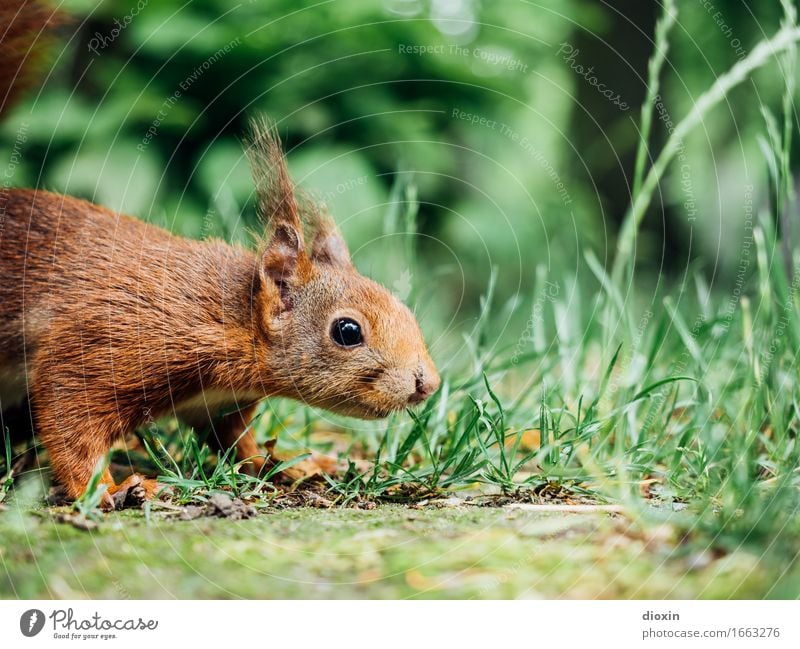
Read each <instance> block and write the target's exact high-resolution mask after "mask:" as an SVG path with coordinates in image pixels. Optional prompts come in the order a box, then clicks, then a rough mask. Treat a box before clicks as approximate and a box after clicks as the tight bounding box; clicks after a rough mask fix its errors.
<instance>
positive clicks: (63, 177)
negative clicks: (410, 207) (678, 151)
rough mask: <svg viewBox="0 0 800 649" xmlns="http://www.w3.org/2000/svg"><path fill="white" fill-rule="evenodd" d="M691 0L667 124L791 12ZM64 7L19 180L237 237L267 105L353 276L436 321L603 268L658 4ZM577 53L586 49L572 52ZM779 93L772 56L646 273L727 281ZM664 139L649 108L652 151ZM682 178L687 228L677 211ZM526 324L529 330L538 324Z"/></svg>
mask: <svg viewBox="0 0 800 649" xmlns="http://www.w3.org/2000/svg"><path fill="white" fill-rule="evenodd" d="M678 4H679V9H680V20H679V26H680V28H679V29H677V30H675V34H674V36H673V41H674V42H673V44H672V47H671V50H670V56H669V59H668V65H667V69H666V79H665V82H664V89H663V95H664V98H663V101H664V105H665V106H666V108H667V110H668V115H669V117H670V118H671V119H672V120H673V121H675V122H676V121H678V120H679V119H680V117H681V116H683V115H684V114H685V113H686V112H687V111H688V110H689V108H690V107H691V105H692V102H693V100H694V99H696V97H697V96H698V95H699V93H700V92H702V91H703V90H704V89H705V88H707V87H708V85H709V84H710V83H711V82H712V81H713V79H714V78H715V76H716V75H718V74H720V73H721V72H723V71H724V70H725V69H727V68H728V67H730V65H732V64H733V63H735V62H736V60H737V57H738V56H739V54H740V51H747V50H748V48H749V47H751V46H752V45H753V43H754V42H755V41H757V40H758V39H759V38H761V37H762V35H763V34H765V33H766V34H769V33H772V32H773V31H774V30H775V29H776V28H777V26H778V23H779V20H780V7H779V5H778V3H759V4H758V5H757V4H756V3H750V4H749V6H748V4H747V3H741V2H732V1H731V2H723V1H722V0H718V1H717V2H715V3H705V5H704V4H703V3H695V2H680V3H678ZM773 4H774V6H772V5H773ZM707 5H710V7H711V8H710V9H709V6H707ZM64 7H65V9H66V10H67V11H68V12H69V13H70V15H71V16H72V22H71V23H70V24H68V25H66V26H65V27H64V28H62V38H61V40H60V46H59V47H58V48H56V50H55V51H54V52H53V63H52V68H51V71H50V72H49V74H48V75H47V78H46V79H45V82H44V84H43V86H42V89H41V90H40V91H39V92H33V93H30V95H29V96H28V97H27V98H26V101H25V103H24V104H23V105H21V106H19V107H18V108H17V110H16V111H15V112H14V113H13V114H12V115H11V116H10V117H9V119H7V120H6V122H5V123H4V124H3V125H2V133H1V137H2V142H3V144H4V145H11V144H13V143H14V142H15V139H18V133H19V132H20V129H21V128H24V129H25V133H26V139H25V143H24V154H23V156H22V158H21V163H20V164H19V165H18V166H17V167H16V168H15V169H14V174H13V178H12V180H11V182H12V183H13V184H15V185H27V186H38V187H43V188H48V189H53V190H57V191H62V192H69V193H71V194H75V195H78V196H83V197H86V198H89V199H92V200H94V201H97V202H99V203H102V204H104V205H107V206H110V207H112V208H115V209H119V210H123V211H126V212H129V213H133V214H135V215H138V216H140V217H142V218H145V219H148V220H150V221H152V222H155V223H158V224H161V225H164V226H165V227H168V228H170V229H172V230H174V231H176V232H180V233H182V234H185V235H188V236H193V237H206V236H223V237H226V238H229V239H234V240H239V241H245V240H247V238H248V235H247V228H252V227H254V226H255V219H254V216H253V200H252V198H253V197H252V186H251V183H250V179H249V172H248V170H247V167H246V164H245V160H244V157H243V155H242V149H241V144H240V138H241V136H242V134H243V132H244V130H245V128H246V122H247V117H248V115H250V114H252V113H255V112H259V111H263V112H266V113H267V114H269V115H270V116H271V117H272V118H273V119H274V120H275V121H276V122H277V125H278V128H279V131H280V133H281V134H282V136H283V137H284V140H285V143H286V146H287V149H288V150H289V161H290V166H291V167H292V169H293V171H294V174H295V176H296V178H297V180H298V181H299V182H300V183H301V184H302V185H303V186H304V187H306V188H307V189H309V190H311V191H313V192H314V193H316V194H317V195H319V196H320V197H322V198H323V199H324V200H325V201H326V203H328V205H329V207H330V209H331V211H332V213H333V214H334V216H335V217H336V219H337V221H338V222H339V223H340V224H341V226H342V228H343V230H344V232H345V235H346V237H347V239H348V241H349V242H350V244H351V247H352V248H353V250H354V251H355V259H356V262H357V263H358V265H359V266H360V267H361V268H362V269H363V270H364V271H365V272H367V273H369V274H372V275H374V276H376V277H377V278H378V279H381V280H383V281H385V282H386V283H388V284H389V285H390V286H392V285H394V284H397V283H399V285H405V284H411V285H413V286H416V287H418V288H422V289H424V288H425V287H427V288H428V289H430V288H431V287H432V286H435V289H436V291H435V295H434V294H433V293H432V292H431V291H430V290H429V291H428V292H427V293H426V292H425V291H424V290H422V291H421V292H420V293H418V294H415V295H416V297H417V298H418V308H419V309H420V310H421V311H422V312H423V315H424V316H425V318H428V319H431V320H433V321H434V322H435V323H436V327H437V328H438V330H439V331H440V332H441V331H444V330H448V331H451V330H455V331H458V330H459V329H461V328H463V327H462V325H464V324H470V323H473V322H474V318H475V317H476V314H477V311H478V296H479V295H480V294H481V293H482V292H483V291H484V290H485V287H486V284H487V282H488V278H489V275H490V273H491V269H492V267H495V266H496V267H498V278H497V294H498V296H499V297H501V298H513V297H514V296H515V295H523V296H525V297H526V298H530V296H531V295H533V294H534V292H535V290H536V288H535V287H536V286H537V283H536V277H537V268H538V269H539V270H538V275H539V277H540V279H541V278H542V277H548V276H549V277H558V278H565V277H566V278H568V279H569V278H572V279H574V280H580V278H581V277H587V276H590V272H589V270H588V269H587V266H586V263H585V260H584V256H583V255H584V252H585V251H586V250H592V251H593V252H594V254H595V255H596V256H597V258H598V259H599V260H600V261H601V262H603V263H607V262H608V261H609V258H610V255H611V251H613V245H614V236H615V232H616V228H617V225H618V223H619V220H620V218H621V216H622V214H623V213H624V211H625V209H626V206H627V205H626V199H627V198H628V196H626V191H628V192H629V190H628V189H627V183H628V178H629V177H630V174H631V169H632V157H631V156H632V154H633V151H634V150H635V146H636V136H637V130H636V121H637V120H638V115H639V104H640V102H641V100H642V98H643V96H644V89H645V88H644V86H645V76H646V75H645V69H646V62H647V57H648V56H649V54H650V52H651V47H652V46H651V42H650V38H651V36H652V27H653V22H654V20H655V15H656V8H657V7H656V5H655V3H641V2H631V1H628V2H626V1H617V2H609V3H604V4H602V5H598V4H597V3H593V2H589V1H580V0H566V1H565V0H561V1H558V0H545V1H544V2H541V3H536V4H532V3H527V2H519V1H517V0H506V1H501V2H489V1H488V0H483V1H481V0H383V1H379V0H331V1H327V2H319V3H317V2H306V1H303V2H297V1H289V0H271V1H269V2H267V1H266V0H264V1H257V0H254V1H250V2H242V3H239V4H231V3H228V2H224V1H223V0H191V1H190V2H184V0H158V1H156V0H149V1H147V0H124V1H119V0H118V1H115V2H101V3H95V2H89V1H88V0H69V1H68V2H66V3H65V4H64ZM712 9H713V11H712ZM715 12H720V13H719V15H716V13H715ZM734 39H735V41H736V42H734ZM565 44H566V45H567V46H568V47H569V48H572V49H571V50H569V51H577V53H576V55H575V57H574V58H573V59H572V62H571V63H570V62H569V61H567V56H566V54H565V53H564V51H565V48H564V47H562V46H563V45H565ZM577 65H581V66H583V68H586V67H588V66H590V65H591V66H593V71H592V74H593V75H596V77H597V79H599V80H600V81H602V82H603V83H604V84H606V85H607V86H608V87H609V88H611V89H613V90H614V91H615V92H616V93H618V94H619V95H620V96H621V97H622V98H623V99H624V100H625V102H626V103H627V104H628V105H629V106H630V108H629V109H628V110H620V109H619V108H618V107H615V106H613V105H612V104H611V103H610V102H609V101H608V100H607V99H606V98H605V97H603V96H602V95H601V94H600V93H599V92H598V91H597V89H596V88H595V87H593V86H592V85H591V84H590V83H589V81H588V80H587V77H588V75H581V74H579V73H578V72H576V67H575V66H577ZM583 68H582V69H583ZM782 89H783V80H782V79H781V75H780V69H779V67H778V66H777V65H776V66H773V67H772V68H771V69H769V70H767V71H765V72H763V73H761V74H760V75H759V76H758V77H757V78H756V80H755V81H754V83H753V84H747V87H744V88H742V89H740V90H737V91H736V93H735V94H734V95H733V96H732V98H731V99H730V101H729V102H728V103H727V106H726V108H725V109H724V110H722V109H720V110H717V111H716V112H714V113H713V116H712V119H709V120H707V122H706V123H705V124H704V127H705V128H703V129H700V130H699V131H698V132H697V134H696V135H695V136H693V137H692V138H690V140H689V141H687V143H686V165H687V167H686V169H683V167H682V166H681V165H677V166H676V167H675V168H674V170H673V173H672V175H671V176H670V178H668V179H667V181H666V182H665V183H664V186H663V190H664V193H663V195H662V196H661V201H660V204H659V205H658V206H657V207H656V208H654V209H653V210H652V214H651V215H650V216H649V217H648V225H647V226H646V228H645V232H644V233H643V236H642V237H641V239H640V242H639V255H640V258H641V259H640V262H641V263H642V265H643V266H644V267H645V269H646V270H648V269H649V270H650V271H651V272H657V271H660V270H662V265H664V264H665V263H666V265H667V266H669V261H670V260H672V262H677V263H678V264H679V267H678V268H676V267H675V265H674V263H673V265H672V267H671V268H668V269H671V270H673V271H674V270H681V269H682V266H683V265H685V263H686V261H687V260H691V259H699V260H700V261H699V265H700V266H703V267H705V268H706V269H708V270H709V271H712V272H715V273H719V274H720V275H721V276H723V277H724V276H725V275H726V273H728V274H732V273H733V272H735V264H736V260H737V258H738V256H737V241H738V240H740V238H741V236H742V233H743V231H742V228H741V221H742V209H743V208H742V202H743V198H742V196H743V192H744V189H743V187H744V185H745V184H748V185H753V186H755V188H756V189H755V192H754V195H755V196H756V197H757V199H756V200H757V202H761V203H763V202H765V201H766V197H765V195H764V194H765V192H764V191H760V189H763V185H764V178H765V173H764V164H763V160H762V158H761V157H760V153H759V151H758V145H757V139H756V136H757V135H758V134H759V133H762V132H763V120H762V119H761V117H760V114H759V110H758V103H757V101H755V100H754V97H756V96H758V97H759V98H760V99H761V100H762V101H763V102H764V103H765V104H767V105H770V106H777V105H778V102H779V101H780V93H781V92H782ZM776 112H779V111H776ZM666 133H667V126H666V124H665V120H659V119H656V135H655V137H654V143H655V144H657V143H658V142H660V141H663V139H664V136H665V135H666ZM687 169H688V171H687ZM406 171H407V172H411V174H412V175H413V181H412V183H413V190H411V189H410V188H411V187H412V185H411V184H409V182H408V178H406V179H405V180H402V181H401V182H400V183H399V184H398V178H399V177H404V176H406V174H404V173H401V172H406ZM685 174H688V176H689V181H688V182H689V187H690V193H691V198H692V200H693V201H694V206H695V207H696V209H697V211H698V214H699V215H700V216H699V218H697V220H696V221H690V220H688V219H687V218H686V207H685V203H686V198H687V196H686V195H687V189H686V188H687V185H686V182H687V181H686V178H685V177H684V176H685ZM393 187H395V191H394V192H393V190H392V188H393ZM398 188H399V189H398ZM403 188H406V189H408V191H405V190H403ZM405 200H418V201H419V212H418V218H417V219H416V223H415V227H416V228H418V229H419V231H420V233H421V234H422V235H423V236H420V237H417V238H415V240H414V244H413V248H414V253H415V255H417V259H418V263H417V264H416V266H415V268H409V267H406V268H405V269H404V268H403V262H402V260H401V261H400V262H396V263H388V262H387V251H388V253H390V256H391V254H395V253H396V251H397V250H408V248H409V247H408V246H407V245H406V241H405V239H406V236H405V235H403V234H402V232H403V229H404V228H405V227H406V226H407V225H408V224H407V223H404V222H403V221H402V219H394V220H393V221H392V222H391V223H389V222H388V220H387V215H388V214H390V213H391V212H392V210H393V209H394V210H395V211H397V210H398V208H397V206H394V207H393V206H392V204H393V203H394V202H396V201H401V202H402V201H405ZM756 207H758V205H756ZM400 211H402V210H400ZM690 238H691V244H690V243H689V241H690ZM400 241H402V243H403V245H397V244H398V243H399V242H400ZM676 251H677V252H676ZM678 253H680V254H678ZM729 253H731V254H729ZM395 256H396V254H395ZM431 279H435V280H436V281H435V283H434V284H433V285H432V283H431V282H430V281H429V280H431ZM540 284H541V282H540ZM401 288H402V286H401ZM712 288H713V287H712ZM562 290H566V291H569V290H570V289H569V287H568V286H567V287H562ZM401 292H402V291H401ZM434 302H435V304H434ZM513 317H519V318H521V320H520V322H516V324H514V325H513V326H514V328H515V330H516V329H519V330H521V329H522V328H523V326H524V319H525V315H524V314H521V315H515V316H513ZM424 324H425V323H424ZM505 324H508V323H505ZM501 333H502V332H498V335H500V334H501ZM454 344H455V345H460V342H459V341H458V340H456V341H455V342H454ZM445 352H446V350H445Z"/></svg>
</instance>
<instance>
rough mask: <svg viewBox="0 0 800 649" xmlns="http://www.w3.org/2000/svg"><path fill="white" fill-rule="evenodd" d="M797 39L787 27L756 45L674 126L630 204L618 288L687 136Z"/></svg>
mask: <svg viewBox="0 0 800 649" xmlns="http://www.w3.org/2000/svg"><path fill="white" fill-rule="evenodd" d="M798 40H800V28H798V27H796V26H794V25H789V26H785V27H783V28H781V29H780V30H779V31H778V32H777V33H776V34H775V35H774V36H773V37H772V38H770V39H768V40H764V41H761V42H760V43H758V45H756V46H755V47H754V48H753V50H752V52H750V54H748V55H747V56H746V57H745V58H744V59H742V60H741V61H739V62H738V63H736V64H735V65H734V66H733V67H732V68H731V69H730V70H728V72H726V73H725V74H723V75H721V76H719V77H718V78H717V80H716V81H715V82H714V84H713V85H712V86H711V87H710V88H709V89H708V90H706V91H705V92H704V93H703V94H702V95H700V97H699V98H698V100H697V101H696V102H695V104H694V106H693V107H692V110H691V111H689V114H688V115H687V116H686V117H684V118H683V119H682V120H681V121H680V122H679V123H678V124H677V126H676V127H675V130H674V131H673V132H672V133H671V134H670V136H669V138H668V139H667V142H666V144H665V145H664V148H663V149H662V150H661V153H659V155H658V157H657V158H656V161H655V162H654V163H653V166H652V167H651V168H650V171H649V172H648V173H647V176H646V177H645V179H644V182H643V183H642V187H641V190H640V191H639V192H638V193H637V194H636V195H635V196H634V197H633V203H632V205H631V207H630V209H629V210H628V213H627V214H626V216H625V220H624V221H623V224H622V228H621V231H620V235H619V239H618V241H617V251H616V257H615V258H614V264H613V266H612V271H611V277H612V280H613V281H614V283H615V284H616V285H617V286H620V285H621V283H622V281H623V279H624V277H625V275H626V273H625V270H626V268H628V265H629V264H632V263H633V260H632V254H633V250H634V248H635V243H636V236H637V233H638V231H639V227H640V225H641V222H642V219H643V218H644V215H645V212H646V211H647V208H648V207H649V205H650V201H651V200H652V198H653V193H654V192H655V189H656V187H657V186H658V183H659V181H660V180H661V178H662V177H663V175H664V172H665V171H666V169H667V167H668V166H669V164H670V162H672V160H673V158H674V157H675V155H676V154H677V153H678V152H679V151H680V149H681V148H682V147H683V146H684V140H685V138H686V136H687V135H688V134H689V133H690V132H691V131H692V130H693V129H694V128H695V127H696V126H697V125H698V124H700V123H701V122H702V120H703V119H704V118H705V116H706V115H708V113H709V112H711V110H712V109H713V108H715V107H716V106H717V104H719V103H720V102H721V101H722V100H723V99H725V97H726V96H727V95H728V93H729V92H730V91H731V90H733V88H735V87H736V86H738V85H739V84H740V83H742V82H743V81H745V80H746V79H748V78H749V77H750V75H751V74H752V73H753V72H754V71H756V70H758V69H759V68H761V67H763V66H764V65H766V64H767V63H768V62H770V61H771V60H772V58H773V57H774V56H776V55H778V54H780V53H782V52H786V51H788V50H789V49H790V48H792V47H794V45H795V43H796V42H797V41H798Z"/></svg>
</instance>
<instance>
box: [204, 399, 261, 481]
mask: <svg viewBox="0 0 800 649" xmlns="http://www.w3.org/2000/svg"><path fill="white" fill-rule="evenodd" d="M256 408H257V404H256V405H253V406H248V407H246V408H243V409H242V410H238V411H236V412H232V413H230V414H227V415H225V416H224V417H221V418H220V419H218V420H216V421H215V422H214V423H213V425H212V430H211V432H210V433H209V435H208V445H209V446H211V448H212V449H213V450H214V451H216V452H217V453H218V454H221V453H225V452H226V451H228V450H229V449H232V448H234V447H235V448H236V450H235V453H236V461H237V462H244V464H242V471H243V472H244V473H247V474H248V475H258V474H259V473H260V472H261V470H262V469H263V468H264V464H265V463H266V461H267V458H266V454H265V452H264V451H263V450H262V449H260V448H259V447H258V444H256V438H255V435H254V434H253V429H252V428H251V427H249V426H250V422H251V420H252V419H253V416H254V415H255V413H256ZM188 423H190V424H191V425H192V426H194V428H195V430H200V427H198V426H197V425H196V424H195V423H193V422H188Z"/></svg>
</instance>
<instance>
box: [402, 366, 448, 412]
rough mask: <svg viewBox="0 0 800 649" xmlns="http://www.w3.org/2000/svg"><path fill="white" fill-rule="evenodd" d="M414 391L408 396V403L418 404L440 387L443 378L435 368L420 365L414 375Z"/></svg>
mask: <svg viewBox="0 0 800 649" xmlns="http://www.w3.org/2000/svg"><path fill="white" fill-rule="evenodd" d="M414 382H415V384H414V392H413V393H412V394H411V396H410V397H408V403H410V404H411V405H417V404H418V403H422V402H423V401H425V399H427V398H428V397H429V396H431V395H432V394H433V393H434V392H436V390H438V389H439V384H440V383H441V379H440V378H439V374H438V373H437V372H436V370H435V369H433V368H432V367H431V368H425V367H420V368H419V370H418V371H417V373H416V375H415V376H414Z"/></svg>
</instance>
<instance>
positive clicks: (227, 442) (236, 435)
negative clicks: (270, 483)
mask: <svg viewBox="0 0 800 649" xmlns="http://www.w3.org/2000/svg"><path fill="white" fill-rule="evenodd" d="M256 408H257V404H256V405H253V406H249V407H247V408H244V409H242V410H240V411H238V412H233V413H231V414H228V415H225V416H224V417H222V418H221V419H219V420H217V421H216V422H214V427H213V428H214V430H213V431H212V433H211V434H210V435H209V437H208V442H209V445H211V446H212V447H213V448H215V449H216V451H217V452H218V453H220V452H221V453H224V452H225V451H226V450H228V449H230V448H233V447H234V446H235V447H236V461H237V462H244V464H242V471H243V472H244V473H246V474H248V475H253V476H258V475H263V474H264V473H265V472H266V471H269V469H271V468H272V467H274V466H275V465H276V464H278V463H279V462H281V460H283V459H284V458H281V457H277V456H276V455H275V451H274V445H275V444H274V441H273V442H270V443H268V444H267V447H266V448H265V449H262V448H260V447H259V446H258V444H257V443H256V438H255V435H254V434H253V429H252V427H251V426H250V423H251V421H252V419H253V416H254V415H255V413H256ZM335 463H336V461H335V460H334V459H333V458H327V457H324V456H318V457H315V458H309V459H307V460H301V461H300V462H298V463H296V464H294V465H292V466H290V467H288V468H286V469H284V470H283V471H281V472H280V473H278V474H277V476H276V478H277V479H279V480H283V481H285V482H295V481H297V480H302V479H305V478H309V477H311V476H315V475H319V474H321V473H332V472H333V471H334V470H335Z"/></svg>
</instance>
